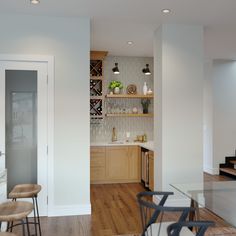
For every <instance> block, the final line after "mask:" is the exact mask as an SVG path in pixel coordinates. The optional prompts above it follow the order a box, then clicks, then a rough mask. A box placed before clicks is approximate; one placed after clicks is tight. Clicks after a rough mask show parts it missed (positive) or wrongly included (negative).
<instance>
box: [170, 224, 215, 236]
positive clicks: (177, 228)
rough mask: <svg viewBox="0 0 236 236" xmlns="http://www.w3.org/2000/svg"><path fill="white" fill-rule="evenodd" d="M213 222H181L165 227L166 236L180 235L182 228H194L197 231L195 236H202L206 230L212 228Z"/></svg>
mask: <svg viewBox="0 0 236 236" xmlns="http://www.w3.org/2000/svg"><path fill="white" fill-rule="evenodd" d="M213 225H214V222H212V221H187V222H186V221H182V222H176V223H173V224H170V225H169V226H168V227H167V234H168V236H179V235H181V229H182V228H184V227H188V228H189V227H191V228H192V227H194V228H195V229H197V232H196V234H195V235H196V236H204V235H205V232H206V230H207V228H208V227H209V226H213Z"/></svg>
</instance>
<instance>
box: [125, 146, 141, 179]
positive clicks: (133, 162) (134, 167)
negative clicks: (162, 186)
mask: <svg viewBox="0 0 236 236" xmlns="http://www.w3.org/2000/svg"><path fill="white" fill-rule="evenodd" d="M140 155H141V150H140V147H139V146H130V147H129V149H128V158H129V179H132V180H134V181H135V180H136V181H137V182H139V181H140V179H141V156H140Z"/></svg>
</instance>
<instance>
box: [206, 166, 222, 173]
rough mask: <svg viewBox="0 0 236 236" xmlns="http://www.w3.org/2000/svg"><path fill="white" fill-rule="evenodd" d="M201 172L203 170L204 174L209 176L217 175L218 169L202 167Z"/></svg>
mask: <svg viewBox="0 0 236 236" xmlns="http://www.w3.org/2000/svg"><path fill="white" fill-rule="evenodd" d="M203 170H204V172H206V173H208V174H211V175H219V173H220V171H219V168H211V167H208V166H204V168H203Z"/></svg>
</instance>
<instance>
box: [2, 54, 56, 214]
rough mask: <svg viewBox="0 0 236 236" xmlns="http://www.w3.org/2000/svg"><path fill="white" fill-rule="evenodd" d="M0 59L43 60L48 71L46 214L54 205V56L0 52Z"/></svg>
mask: <svg viewBox="0 0 236 236" xmlns="http://www.w3.org/2000/svg"><path fill="white" fill-rule="evenodd" d="M0 61H19V62H44V63H47V66H48V68H47V73H48V91H47V94H48V117H47V119H48V173H47V177H48V215H49V212H50V211H51V210H52V209H53V206H54V56H51V55H27V54H0Z"/></svg>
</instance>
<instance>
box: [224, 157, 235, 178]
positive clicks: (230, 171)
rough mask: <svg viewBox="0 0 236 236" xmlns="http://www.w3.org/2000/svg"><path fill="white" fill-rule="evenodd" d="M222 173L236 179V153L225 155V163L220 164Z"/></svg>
mask: <svg viewBox="0 0 236 236" xmlns="http://www.w3.org/2000/svg"><path fill="white" fill-rule="evenodd" d="M220 175H225V176H229V177H231V178H235V179H236V153H235V156H230V157H225V163H222V164H220Z"/></svg>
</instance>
